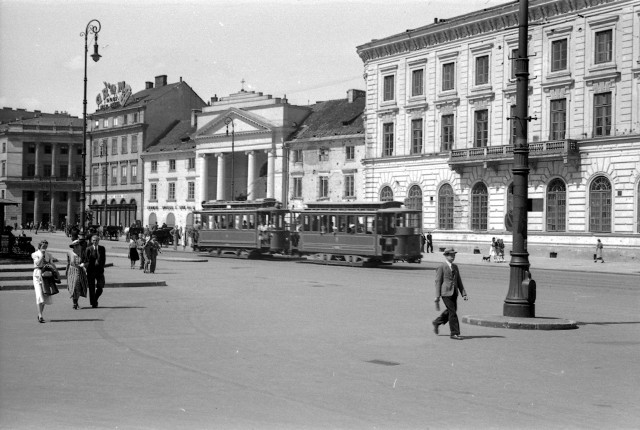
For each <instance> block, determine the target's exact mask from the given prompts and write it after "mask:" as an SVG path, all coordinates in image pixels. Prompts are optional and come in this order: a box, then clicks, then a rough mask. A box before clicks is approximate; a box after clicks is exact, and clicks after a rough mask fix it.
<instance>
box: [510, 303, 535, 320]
mask: <svg viewBox="0 0 640 430" xmlns="http://www.w3.org/2000/svg"><path fill="white" fill-rule="evenodd" d="M502 315H504V316H505V317H517V318H535V317H536V305H535V304H534V303H529V302H524V303H507V302H505V303H504V306H503V308H502Z"/></svg>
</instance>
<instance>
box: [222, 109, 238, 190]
mask: <svg viewBox="0 0 640 430" xmlns="http://www.w3.org/2000/svg"><path fill="white" fill-rule="evenodd" d="M224 123H225V124H226V126H227V136H229V124H231V200H235V199H236V193H235V180H236V164H235V163H236V162H235V158H236V157H235V137H236V127H235V123H234V122H233V118H231V117H230V116H228V117H226V118H225V119H224Z"/></svg>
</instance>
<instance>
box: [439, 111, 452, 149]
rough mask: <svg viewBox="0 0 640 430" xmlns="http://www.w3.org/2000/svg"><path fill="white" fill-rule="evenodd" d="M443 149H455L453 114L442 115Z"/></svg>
mask: <svg viewBox="0 0 640 430" xmlns="http://www.w3.org/2000/svg"><path fill="white" fill-rule="evenodd" d="M441 139H442V142H441V143H442V145H441V149H440V150H441V151H451V150H452V149H453V114H449V115H442V136H441Z"/></svg>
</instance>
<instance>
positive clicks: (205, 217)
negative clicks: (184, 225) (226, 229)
mask: <svg viewBox="0 0 640 430" xmlns="http://www.w3.org/2000/svg"><path fill="white" fill-rule="evenodd" d="M200 224H201V225H202V228H203V229H205V230H206V229H208V228H209V215H202V218H201V220H200Z"/></svg>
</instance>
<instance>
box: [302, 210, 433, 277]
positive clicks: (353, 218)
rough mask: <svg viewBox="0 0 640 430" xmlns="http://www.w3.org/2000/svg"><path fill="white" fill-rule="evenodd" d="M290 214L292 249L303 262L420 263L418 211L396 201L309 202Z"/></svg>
mask: <svg viewBox="0 0 640 430" xmlns="http://www.w3.org/2000/svg"><path fill="white" fill-rule="evenodd" d="M292 215H293V224H295V231H296V234H297V235H299V240H297V242H298V243H297V245H296V243H295V242H296V240H292V247H293V248H294V249H295V250H296V251H297V252H298V253H300V254H302V255H306V256H307V258H308V259H311V260H319V261H326V262H329V261H344V262H346V263H352V264H362V265H376V264H380V263H393V262H397V261H406V262H409V263H419V262H420V261H421V259H422V254H421V253H420V251H421V244H420V234H421V227H420V224H421V212H420V211H419V210H412V209H407V208H405V207H403V205H402V203H400V202H395V201H390V202H311V203H307V204H306V208H305V209H303V210H299V211H294V212H293V213H292Z"/></svg>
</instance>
